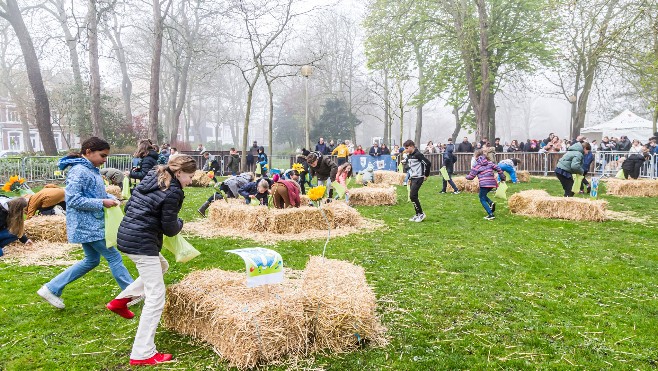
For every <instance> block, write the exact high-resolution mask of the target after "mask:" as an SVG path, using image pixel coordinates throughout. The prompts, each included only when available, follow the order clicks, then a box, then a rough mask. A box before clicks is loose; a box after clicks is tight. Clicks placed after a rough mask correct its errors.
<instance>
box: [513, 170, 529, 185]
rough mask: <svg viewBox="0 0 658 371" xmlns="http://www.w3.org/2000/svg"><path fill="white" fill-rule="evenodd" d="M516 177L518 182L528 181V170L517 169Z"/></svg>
mask: <svg viewBox="0 0 658 371" xmlns="http://www.w3.org/2000/svg"><path fill="white" fill-rule="evenodd" d="M516 179H517V180H518V181H519V183H528V182H530V172H529V171H527V170H523V171H517V172H516Z"/></svg>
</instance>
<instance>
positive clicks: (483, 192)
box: [479, 187, 493, 215]
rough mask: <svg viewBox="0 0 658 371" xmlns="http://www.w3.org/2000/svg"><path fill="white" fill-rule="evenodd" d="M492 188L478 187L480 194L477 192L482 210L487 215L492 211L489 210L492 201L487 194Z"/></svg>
mask: <svg viewBox="0 0 658 371" xmlns="http://www.w3.org/2000/svg"><path fill="white" fill-rule="evenodd" d="M492 190H493V188H482V187H480V194H479V197H480V203H481V204H482V207H484V210H485V211H486V212H487V215H491V214H493V212H492V211H491V206H489V205H491V204H492V203H493V201H491V199H490V198H489V196H487V194H488V193H489V192H491V191H492Z"/></svg>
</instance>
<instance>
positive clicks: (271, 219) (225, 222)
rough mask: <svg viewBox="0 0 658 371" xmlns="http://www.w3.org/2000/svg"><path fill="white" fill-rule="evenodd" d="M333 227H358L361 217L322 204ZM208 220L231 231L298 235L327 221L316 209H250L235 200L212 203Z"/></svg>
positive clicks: (321, 227)
mask: <svg viewBox="0 0 658 371" xmlns="http://www.w3.org/2000/svg"><path fill="white" fill-rule="evenodd" d="M322 209H323V210H324V211H325V215H326V218H327V220H328V221H329V223H330V225H331V227H332V228H336V227H341V226H354V227H359V226H361V225H362V221H363V218H362V217H361V215H360V214H359V212H358V211H356V210H355V209H352V208H351V207H349V206H347V205H346V204H345V203H344V202H336V201H334V202H331V203H329V204H324V205H322ZM208 219H209V220H210V221H211V222H212V223H213V225H214V228H233V229H238V230H242V231H252V232H271V233H275V234H289V233H299V232H303V231H307V230H313V229H318V230H325V231H326V229H327V221H326V220H325V217H324V216H322V212H321V211H320V209H319V208H317V207H309V206H306V205H304V204H302V206H301V207H298V208H297V207H293V208H287V209H270V208H267V207H263V206H250V205H246V204H244V203H237V202H234V201H230V202H222V201H216V202H213V203H212V204H211V205H210V207H209V208H208Z"/></svg>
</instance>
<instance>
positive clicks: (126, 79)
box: [102, 11, 133, 124]
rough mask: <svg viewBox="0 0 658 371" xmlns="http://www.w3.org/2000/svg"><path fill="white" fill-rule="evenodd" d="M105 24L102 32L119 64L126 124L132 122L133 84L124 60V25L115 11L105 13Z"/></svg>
mask: <svg viewBox="0 0 658 371" xmlns="http://www.w3.org/2000/svg"><path fill="white" fill-rule="evenodd" d="M106 18H107V19H106V22H104V23H103V24H102V25H103V26H104V28H103V32H104V34H105V37H107V39H108V40H110V42H111V43H112V49H113V51H114V54H115V55H116V58H117V62H118V63H119V68H120V69H121V97H122V101H123V115H124V116H125V120H126V123H131V124H132V121H133V114H132V108H131V103H130V100H131V97H132V90H133V84H132V81H131V80H130V75H129V74H128V61H127V59H126V50H125V48H124V46H123V41H122V38H121V36H122V32H123V29H124V25H123V24H122V22H120V21H119V16H118V15H117V12H116V11H113V12H107V17H106Z"/></svg>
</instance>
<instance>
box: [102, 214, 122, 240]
mask: <svg viewBox="0 0 658 371" xmlns="http://www.w3.org/2000/svg"><path fill="white" fill-rule="evenodd" d="M104 212H105V246H106V247H107V248H108V249H109V248H110V247H115V246H116V245H117V234H119V224H121V220H122V219H123V211H121V208H120V207H119V206H114V207H106V208H105V210H104Z"/></svg>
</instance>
